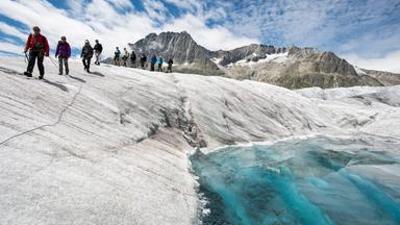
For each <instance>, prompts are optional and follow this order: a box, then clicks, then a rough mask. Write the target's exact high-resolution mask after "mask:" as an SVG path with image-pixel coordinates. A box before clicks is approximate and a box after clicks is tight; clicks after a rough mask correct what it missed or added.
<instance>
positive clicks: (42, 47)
mask: <svg viewBox="0 0 400 225" xmlns="http://www.w3.org/2000/svg"><path fill="white" fill-rule="evenodd" d="M32 31H33V32H32V34H30V35H29V36H28V40H27V41H26V44H25V49H24V53H25V56H26V58H27V60H28V67H27V69H26V71H25V72H24V74H25V75H26V76H28V77H32V72H33V68H34V67H35V62H36V61H37V65H38V69H39V79H43V77H44V74H45V70H44V65H43V61H44V57H49V52H50V47H49V43H48V41H47V38H46V37H45V36H43V35H42V34H41V33H40V28H39V27H38V26H34V27H33V28H32ZM95 42H96V45H95V46H94V48H92V46H91V45H90V42H89V41H88V40H86V41H85V44H84V46H83V48H82V51H81V58H82V63H83V65H84V69H85V70H86V71H87V72H89V73H90V61H91V59H92V57H93V55H95V57H96V61H95V64H96V65H100V56H101V53H102V52H103V46H102V45H101V44H100V43H99V41H98V40H96V41H95ZM28 51H29V53H28ZM55 57H56V58H58V65H59V73H58V74H59V75H63V72H64V67H65V74H66V75H69V66H68V59H69V58H70V57H71V46H70V45H69V43H68V42H67V38H66V37H65V36H62V37H61V39H60V41H58V43H57V48H56V54H55Z"/></svg>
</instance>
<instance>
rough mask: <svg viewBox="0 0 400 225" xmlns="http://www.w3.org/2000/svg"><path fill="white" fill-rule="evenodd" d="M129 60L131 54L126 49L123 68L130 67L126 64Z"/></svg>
mask: <svg viewBox="0 0 400 225" xmlns="http://www.w3.org/2000/svg"><path fill="white" fill-rule="evenodd" d="M128 59H129V52H128V50H126V48H124V55H123V56H122V63H123V64H122V66H124V67H127V66H128V65H127V64H126V62H127V61H128Z"/></svg>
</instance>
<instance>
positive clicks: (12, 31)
mask: <svg viewBox="0 0 400 225" xmlns="http://www.w3.org/2000/svg"><path fill="white" fill-rule="evenodd" d="M0 31H1V32H3V33H5V34H8V35H10V36H13V37H16V38H18V39H20V40H24V38H25V36H26V35H25V34H24V33H22V31H20V30H18V29H17V28H15V27H12V26H10V25H8V24H6V23H3V22H1V21H0Z"/></svg>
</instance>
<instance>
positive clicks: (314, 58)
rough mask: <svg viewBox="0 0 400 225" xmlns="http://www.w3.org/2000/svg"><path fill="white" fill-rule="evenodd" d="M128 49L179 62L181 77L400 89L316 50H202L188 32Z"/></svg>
mask: <svg viewBox="0 0 400 225" xmlns="http://www.w3.org/2000/svg"><path fill="white" fill-rule="evenodd" d="M128 46H129V48H130V50H133V51H135V52H136V54H138V55H140V54H146V55H153V54H156V55H158V56H161V57H163V58H165V59H166V60H168V59H169V58H173V59H174V62H175V64H174V70H175V71H177V72H182V73H194V74H200V75H218V76H225V77H229V78H234V79H238V80H243V79H249V80H255V81H261V82H266V83H271V84H274V85H279V86H283V87H286V88H290V89H299V88H307V87H315V86H316V87H321V88H333V87H350V86H390V85H398V84H400V75H398V74H394V73H389V72H381V71H372V70H366V69H356V66H354V65H352V64H350V63H349V62H348V61H347V60H345V59H343V58H340V57H339V56H337V55H336V54H335V53H334V52H331V51H320V50H318V49H316V48H311V47H303V48H301V47H296V46H291V47H275V46H272V45H265V44H255V43H254V44H250V45H246V46H241V47H238V48H235V49H232V50H216V51H211V50H209V49H207V48H205V47H203V46H201V45H199V44H198V43H197V42H196V41H195V40H194V39H193V38H192V36H191V35H190V34H189V33H188V32H186V31H182V32H170V31H169V32H161V33H159V34H156V33H150V34H148V35H147V36H146V37H144V38H143V39H140V40H139V41H137V42H135V43H128ZM128 65H129V64H128ZM129 66H133V67H138V65H129Z"/></svg>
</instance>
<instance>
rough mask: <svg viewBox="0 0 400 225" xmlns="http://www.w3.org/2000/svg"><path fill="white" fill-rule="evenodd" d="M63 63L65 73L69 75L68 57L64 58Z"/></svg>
mask: <svg viewBox="0 0 400 225" xmlns="http://www.w3.org/2000/svg"><path fill="white" fill-rule="evenodd" d="M64 65H65V74H66V75H69V65H68V58H64Z"/></svg>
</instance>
